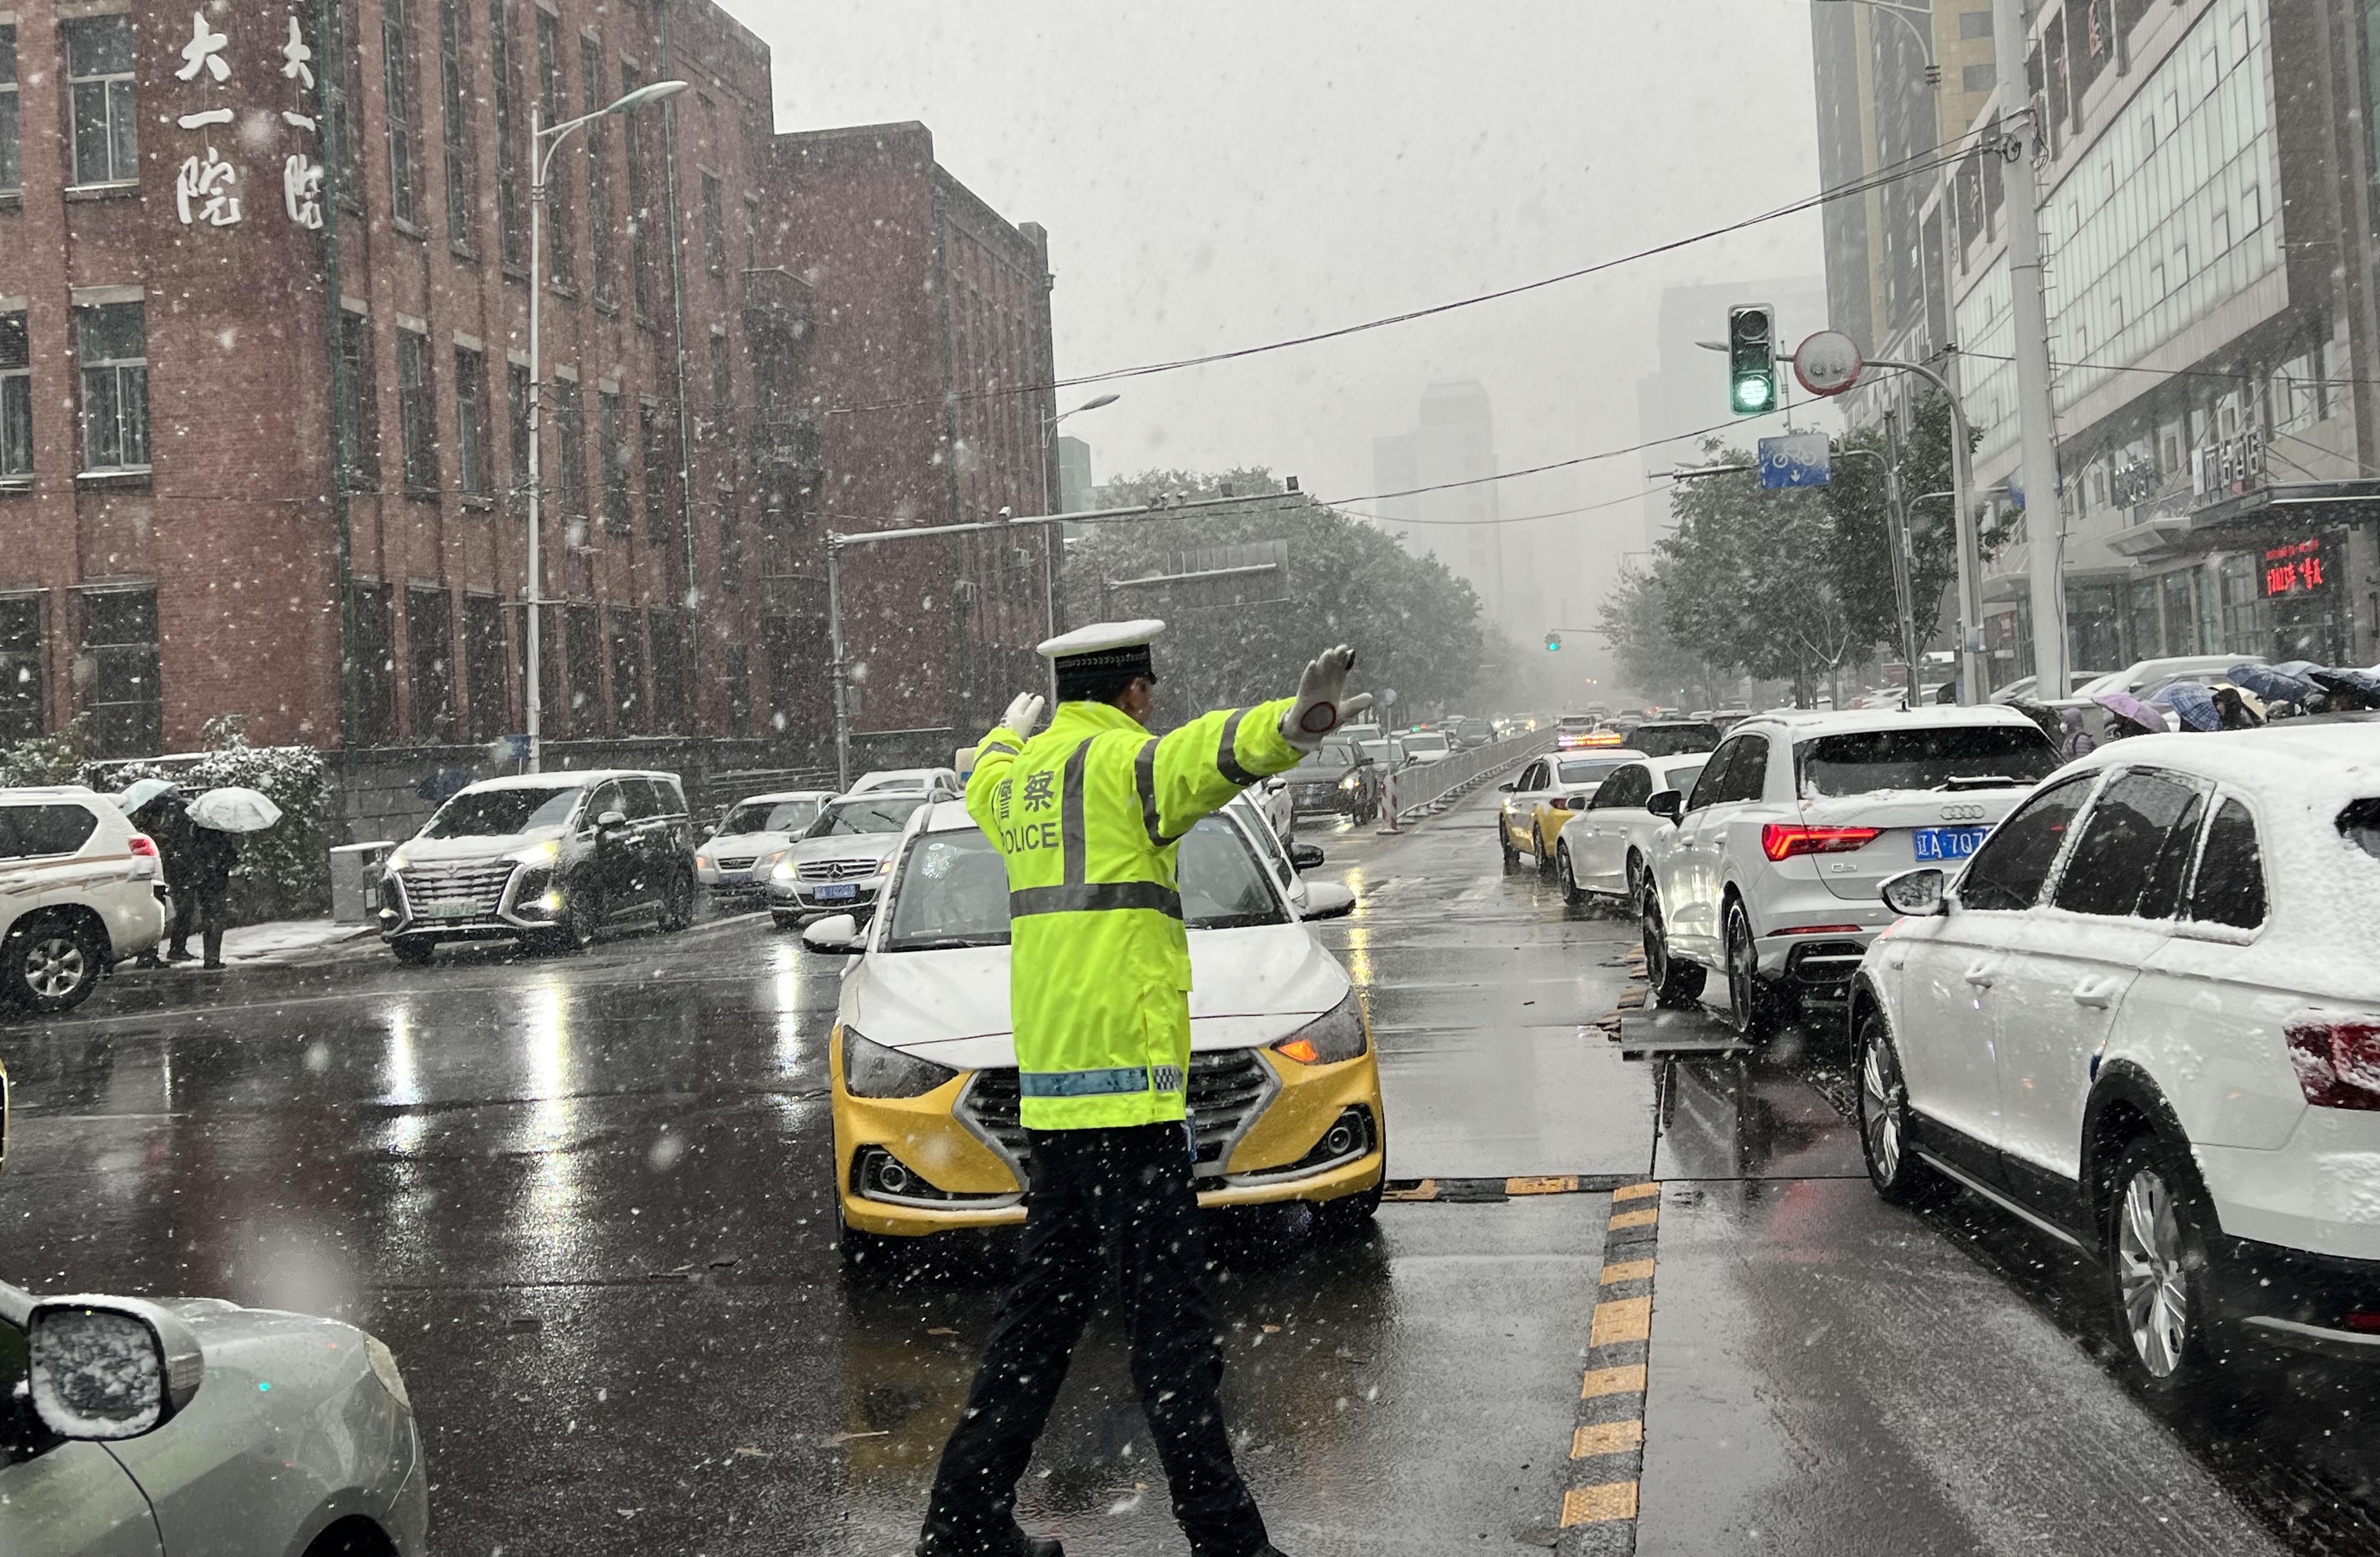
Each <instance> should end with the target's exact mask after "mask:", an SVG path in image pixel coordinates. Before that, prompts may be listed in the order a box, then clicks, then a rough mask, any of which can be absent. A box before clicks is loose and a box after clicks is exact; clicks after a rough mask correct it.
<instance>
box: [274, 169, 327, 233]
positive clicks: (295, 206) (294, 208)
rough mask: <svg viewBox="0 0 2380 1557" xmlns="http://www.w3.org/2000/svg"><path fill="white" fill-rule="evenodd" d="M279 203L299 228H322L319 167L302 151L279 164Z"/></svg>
mask: <svg viewBox="0 0 2380 1557" xmlns="http://www.w3.org/2000/svg"><path fill="white" fill-rule="evenodd" d="M281 204H282V208H283V209H284V210H285V211H287V212H288V213H289V219H290V220H291V221H292V222H295V223H297V225H299V226H301V227H305V228H308V229H318V228H320V227H321V226H322V164H321V163H318V162H316V161H315V160H314V159H313V158H311V157H310V156H308V155H307V154H306V153H305V152H290V153H289V155H288V156H287V157H285V158H284V159H283V161H282V164H281Z"/></svg>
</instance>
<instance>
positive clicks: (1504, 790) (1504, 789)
mask: <svg viewBox="0 0 2380 1557" xmlns="http://www.w3.org/2000/svg"><path fill="white" fill-rule="evenodd" d="M1496 787H1497V789H1498V790H1500V791H1501V792H1502V793H1504V794H1506V795H1510V794H1511V793H1512V785H1509V784H1500V785H1497V786H1496Z"/></svg>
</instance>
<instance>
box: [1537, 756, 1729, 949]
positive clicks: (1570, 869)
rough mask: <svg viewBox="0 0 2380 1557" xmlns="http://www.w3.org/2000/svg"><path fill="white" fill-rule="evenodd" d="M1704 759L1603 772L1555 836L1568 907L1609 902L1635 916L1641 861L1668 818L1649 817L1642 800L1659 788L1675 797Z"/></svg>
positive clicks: (1642, 762)
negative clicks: (1589, 901) (1594, 901)
mask: <svg viewBox="0 0 2380 1557" xmlns="http://www.w3.org/2000/svg"><path fill="white" fill-rule="evenodd" d="M1709 760H1710V753H1708V752H1706V751H1696V752H1690V753H1688V754H1686V755H1684V756H1681V757H1642V758H1638V759H1636V760H1633V761H1630V762H1624V763H1622V764H1621V765H1620V766H1619V767H1617V768H1615V769H1613V770H1612V771H1611V772H1609V773H1608V774H1606V775H1605V776H1604V779H1603V782H1602V783H1601V784H1600V785H1598V786H1597V787H1596V789H1595V790H1594V792H1593V794H1592V795H1591V796H1590V797H1589V798H1588V800H1587V802H1586V809H1585V810H1583V811H1581V812H1580V813H1579V814H1578V815H1576V816H1574V817H1573V818H1571V819H1570V821H1568V822H1567V823H1566V824H1564V826H1563V827H1562V830H1561V831H1560V833H1557V834H1555V838H1554V870H1555V872H1556V874H1558V875H1559V876H1560V878H1561V887H1562V896H1563V897H1564V898H1566V899H1568V900H1569V901H1570V902H1573V903H1578V902H1583V901H1585V899H1586V898H1587V897H1589V896H1601V897H1608V898H1613V899H1617V900H1618V901H1620V902H1622V903H1624V904H1626V905H1627V906H1628V911H1629V912H1630V913H1632V914H1633V913H1638V912H1641V911H1642V908H1643V905H1642V904H1641V903H1640V902H1639V899H1640V898H1641V897H1642V896H1643V894H1644V887H1645V860H1646V859H1647V858H1651V855H1652V852H1653V840H1654V839H1655V838H1657V837H1658V836H1659V835H1660V834H1661V833H1665V832H1667V831H1668V830H1669V827H1670V821H1669V819H1668V818H1666V817H1659V816H1656V815H1654V814H1653V813H1652V812H1651V811H1650V810H1648V809H1645V802H1647V801H1649V800H1650V799H1652V798H1653V797H1654V796H1656V795H1658V794H1659V793H1660V792H1661V791H1663V790H1665V789H1674V790H1677V791H1679V792H1680V793H1681V794H1682V793H1684V792H1685V791H1687V790H1689V789H1692V788H1693V787H1694V776H1695V775H1696V774H1698V773H1700V772H1702V771H1703V764H1704V763H1706V762H1707V761H1709ZM1563 765H1564V766H1565V767H1567V766H1568V765H1569V764H1568V763H1567V762H1565V763H1564V764H1563Z"/></svg>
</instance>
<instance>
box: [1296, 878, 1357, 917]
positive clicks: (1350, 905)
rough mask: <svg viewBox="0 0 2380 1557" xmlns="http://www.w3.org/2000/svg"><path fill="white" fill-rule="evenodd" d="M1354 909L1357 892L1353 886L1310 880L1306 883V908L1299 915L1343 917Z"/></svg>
mask: <svg viewBox="0 0 2380 1557" xmlns="http://www.w3.org/2000/svg"><path fill="white" fill-rule="evenodd" d="M1354 911H1355V894H1354V890H1353V889H1352V888H1349V887H1346V886H1342V885H1341V884H1340V883H1339V882H1307V883H1306V884H1305V910H1304V912H1303V913H1301V914H1300V915H1299V916H1298V917H1299V918H1307V919H1343V918H1346V917H1347V916H1348V915H1350V914H1352V913H1354Z"/></svg>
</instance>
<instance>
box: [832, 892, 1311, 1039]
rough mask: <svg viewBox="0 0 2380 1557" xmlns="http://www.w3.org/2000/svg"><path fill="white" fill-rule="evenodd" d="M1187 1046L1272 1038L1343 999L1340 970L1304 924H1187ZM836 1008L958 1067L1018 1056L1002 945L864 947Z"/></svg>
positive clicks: (870, 1030)
mask: <svg viewBox="0 0 2380 1557" xmlns="http://www.w3.org/2000/svg"><path fill="white" fill-rule="evenodd" d="M1190 971H1191V981H1192V988H1191V991H1190V1047H1191V1048H1192V1049H1195V1050H1209V1049H1247V1048H1254V1047H1256V1046H1257V1045H1259V1044H1265V1043H1275V1042H1278V1041H1280V1040H1281V1039H1284V1038H1287V1037H1288V1036H1289V1035H1290V1034H1292V1033H1293V1032H1295V1031H1296V1030H1297V1029H1298V1028H1302V1027H1304V1026H1305V1024H1306V1023H1308V1022H1310V1021H1312V1020H1313V1019H1314V1018H1315V1017H1317V1016H1321V1015H1322V1014H1323V1013H1325V1012H1327V1011H1329V1010H1330V1008H1331V1007H1333V1006H1335V1005H1337V1004H1339V1003H1340V1002H1341V1001H1342V1000H1344V999H1346V998H1347V991H1348V988H1349V985H1348V981H1347V974H1346V970H1345V969H1343V968H1342V967H1340V966H1339V962H1338V959H1337V958H1335V957H1333V956H1332V955H1330V953H1329V952H1327V951H1325V950H1324V949H1323V948H1322V945H1321V943H1319V942H1318V941H1316V940H1315V939H1314V937H1313V935H1312V934H1311V933H1309V932H1308V931H1307V930H1306V928H1305V926H1304V925H1302V924H1279V925H1247V926H1243V927H1241V928H1239V929H1235V930H1194V931H1191V932H1190ZM835 1015H836V1017H837V1019H838V1020H840V1021H844V1022H847V1023H849V1024H850V1025H851V1026H853V1027H855V1028H858V1029H859V1030H860V1031H861V1032H862V1033H865V1034H866V1035H867V1036H868V1038H870V1039H872V1040H875V1041H876V1042H878V1043H882V1044H886V1045H889V1046H890V1047H892V1048H895V1049H899V1050H903V1051H905V1052H909V1053H913V1054H917V1055H919V1056H920V1057H922V1058H927V1059H931V1060H933V1061H935V1062H936V1063H937V1064H945V1065H950V1066H953V1067H954V1068H956V1069H959V1070H979V1069H982V1068H984V1067H985V1066H992V1065H1013V1064H1015V1063H1016V1041H1015V1035H1014V1032H1013V1031H1012V1030H1011V1029H1010V1028H1009V1015H1008V948H1007V947H1005V946H970V947H966V948H964V949H960V950H953V951H947V952H870V953H868V955H866V956H864V957H862V958H860V959H859V962H858V965H857V966H856V967H853V968H852V969H851V970H850V971H849V972H848V973H847V974H845V975H844V981H843V999H842V1001H841V1003H840V1004H839V1005H838V1006H837V1008H836V1013H835Z"/></svg>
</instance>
